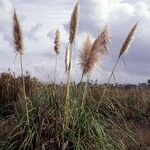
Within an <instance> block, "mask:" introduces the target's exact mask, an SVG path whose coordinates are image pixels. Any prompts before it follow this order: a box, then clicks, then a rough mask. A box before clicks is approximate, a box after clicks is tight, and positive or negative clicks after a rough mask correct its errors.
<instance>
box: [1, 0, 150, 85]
mask: <svg viewBox="0 0 150 150" xmlns="http://www.w3.org/2000/svg"><path fill="white" fill-rule="evenodd" d="M76 2H77V1H76V0H54V1H51V0H0V53H1V54H0V72H4V71H7V70H8V68H10V69H11V70H12V71H14V72H16V74H19V62H18V57H17V58H16V59H15V53H14V49H13V45H12V13H13V11H12V10H13V8H14V7H15V9H16V12H17V14H18V17H19V19H20V22H21V25H22V28H23V35H24V45H25V56H24V69H25V70H28V71H29V72H30V73H31V75H32V76H35V77H37V78H38V79H40V80H42V81H51V80H53V75H54V64H55V53H54V50H53V47H54V44H53V42H54V33H55V30H56V29H57V28H58V27H59V29H60V31H61V38H62V48H61V54H60V55H59V63H58V72H57V81H58V82H60V81H63V82H64V81H65V80H66V76H65V71H64V70H65V69H64V55H65V48H66V43H67V42H68V26H69V22H70V17H71V13H72V10H73V8H74V5H75V4H76ZM149 2H150V0H80V6H81V8H80V24H79V32H78V35H77V40H76V47H75V49H74V61H73V70H72V80H75V81H77V82H78V81H79V80H80V78H81V71H80V66H79V61H78V60H79V59H78V56H79V54H80V51H81V48H82V43H83V41H84V39H85V38H86V36H87V34H91V37H92V38H93V39H94V38H96V37H97V35H98V34H99V33H100V32H101V31H102V30H103V27H104V26H105V25H107V24H109V25H110V28H111V34H112V45H111V48H110V54H109V55H108V56H107V57H105V58H104V59H103V61H102V65H99V67H98V68H96V69H95V70H94V71H93V73H92V76H91V79H92V80H96V79H97V80H98V81H99V82H100V83H103V82H106V81H107V80H108V77H109V75H110V72H111V70H112V68H113V66H114V63H115V61H116V59H117V55H118V53H119V50H120V47H121V45H122V42H123V41H124V39H125V37H126V35H127V34H128V31H129V30H130V29H131V28H132V27H133V25H134V24H135V23H136V22H137V21H140V23H139V26H138V29H137V32H136V36H135V40H134V42H133V44H132V46H131V48H130V49H129V52H128V53H127V55H125V56H124V57H122V59H121V60H120V62H119V64H118V66H117V68H116V71H115V76H116V81H113V79H112V82H120V83H139V82H146V81H147V79H148V78H150V28H149V27H150V5H149ZM124 62H125V64H126V65H125V64H124Z"/></svg>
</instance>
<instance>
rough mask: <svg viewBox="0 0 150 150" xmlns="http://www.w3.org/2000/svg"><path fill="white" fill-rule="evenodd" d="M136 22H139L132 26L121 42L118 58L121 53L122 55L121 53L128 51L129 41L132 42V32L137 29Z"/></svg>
mask: <svg viewBox="0 0 150 150" xmlns="http://www.w3.org/2000/svg"><path fill="white" fill-rule="evenodd" d="M138 23H139V22H137V23H136V24H135V25H134V26H133V28H132V29H131V30H130V32H129V34H128V36H127V37H126V39H125V42H124V43H123V45H122V48H121V50H120V53H119V58H120V56H121V55H123V54H125V53H127V52H128V49H129V48H130V45H131V43H132V41H133V39H134V34H135V31H136V29H137V26H138Z"/></svg>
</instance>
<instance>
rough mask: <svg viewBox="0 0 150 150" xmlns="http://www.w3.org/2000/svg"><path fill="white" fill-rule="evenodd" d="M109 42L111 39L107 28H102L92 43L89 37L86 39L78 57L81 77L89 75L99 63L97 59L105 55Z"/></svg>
mask: <svg viewBox="0 0 150 150" xmlns="http://www.w3.org/2000/svg"><path fill="white" fill-rule="evenodd" d="M110 42H111V38H110V32H109V30H108V26H106V27H105V28H104V30H103V31H102V33H101V34H100V35H99V36H98V38H97V39H96V40H95V41H94V43H93V42H92V41H91V39H90V37H89V36H88V37H87V39H86V41H85V43H84V46H83V51H82V53H81V55H80V62H81V63H80V65H81V69H82V77H83V76H84V75H85V74H90V72H91V71H92V69H93V68H94V67H95V66H96V65H97V63H98V62H99V58H102V56H104V55H106V54H107V52H108V48H109V44H110Z"/></svg>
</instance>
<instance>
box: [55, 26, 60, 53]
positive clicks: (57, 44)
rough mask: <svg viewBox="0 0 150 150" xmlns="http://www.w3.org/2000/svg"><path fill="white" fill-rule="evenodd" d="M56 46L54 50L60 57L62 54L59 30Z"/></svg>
mask: <svg viewBox="0 0 150 150" xmlns="http://www.w3.org/2000/svg"><path fill="white" fill-rule="evenodd" d="M54 44H55V46H54V50H55V52H56V54H57V55H58V54H59V53H60V47H61V41H60V31H59V29H57V30H56V33H55V41H54Z"/></svg>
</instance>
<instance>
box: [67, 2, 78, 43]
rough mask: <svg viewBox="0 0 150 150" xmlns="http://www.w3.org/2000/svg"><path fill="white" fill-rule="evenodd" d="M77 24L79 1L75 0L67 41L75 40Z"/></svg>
mask: <svg viewBox="0 0 150 150" xmlns="http://www.w3.org/2000/svg"><path fill="white" fill-rule="evenodd" d="M78 24H79V2H77V4H76V6H75V7H74V10H73V13H72V16H71V22H70V32H69V42H70V43H73V42H74V41H75V37H76V33H77V30H78Z"/></svg>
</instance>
